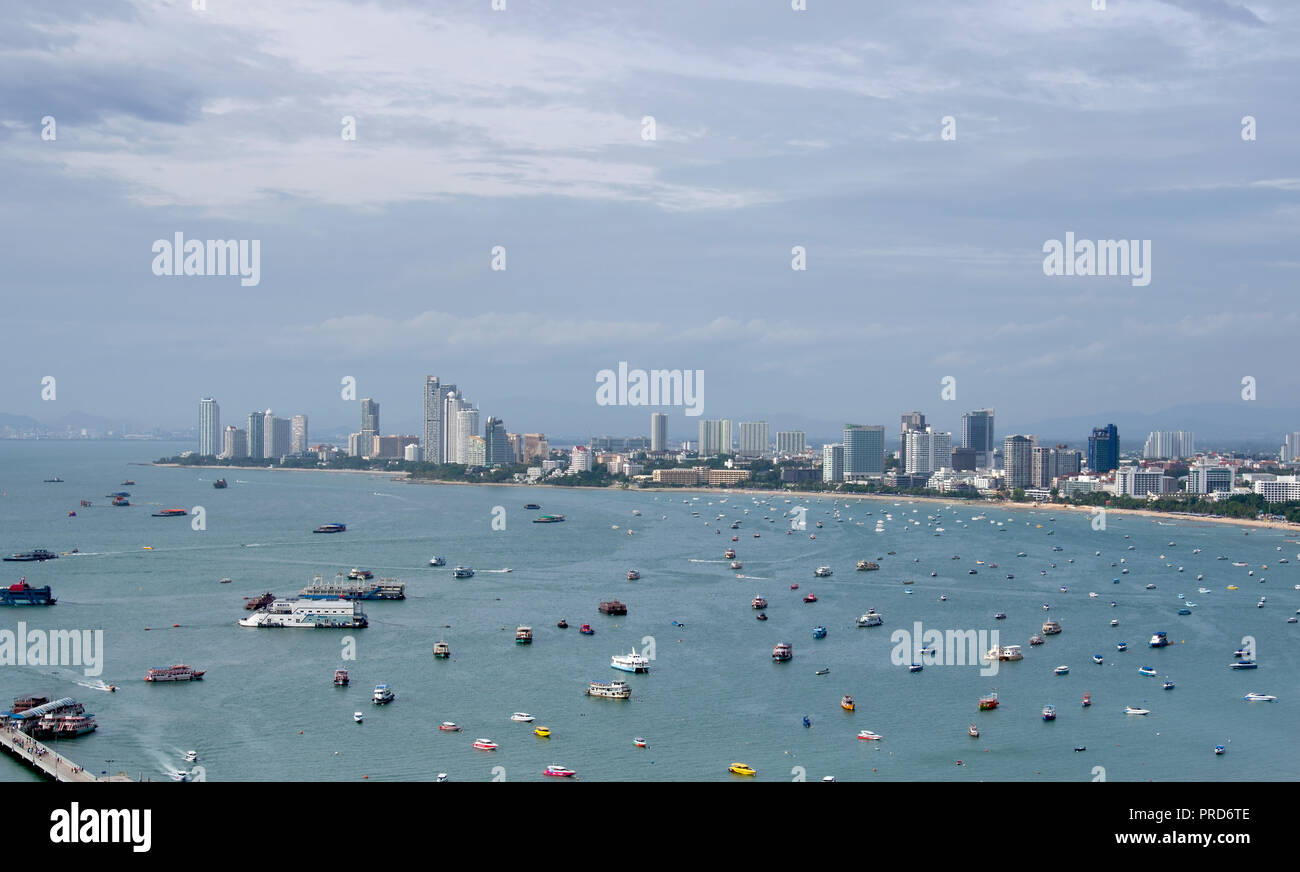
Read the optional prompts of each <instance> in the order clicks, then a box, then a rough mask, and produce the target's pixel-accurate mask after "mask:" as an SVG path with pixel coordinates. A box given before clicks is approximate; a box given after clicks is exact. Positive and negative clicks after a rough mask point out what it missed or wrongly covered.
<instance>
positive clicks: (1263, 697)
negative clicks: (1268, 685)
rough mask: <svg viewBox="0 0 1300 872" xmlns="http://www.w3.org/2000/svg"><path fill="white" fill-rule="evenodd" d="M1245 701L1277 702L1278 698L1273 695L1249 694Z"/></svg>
mask: <svg viewBox="0 0 1300 872" xmlns="http://www.w3.org/2000/svg"><path fill="white" fill-rule="evenodd" d="M1243 699H1245V700H1247V701H1249V702H1277V697H1275V696H1273V695H1272V694H1271V693H1248V694H1246V695H1245V696H1244V697H1243Z"/></svg>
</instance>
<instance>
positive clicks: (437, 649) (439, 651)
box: [433, 639, 451, 660]
mask: <svg viewBox="0 0 1300 872" xmlns="http://www.w3.org/2000/svg"><path fill="white" fill-rule="evenodd" d="M433 656H434V657H437V658H438V659H439V660H447V659H449V658H450V657H451V646H450V645H448V644H447V643H446V642H444V641H443V640H441V639H439V640H438V641H437V642H434V643H433Z"/></svg>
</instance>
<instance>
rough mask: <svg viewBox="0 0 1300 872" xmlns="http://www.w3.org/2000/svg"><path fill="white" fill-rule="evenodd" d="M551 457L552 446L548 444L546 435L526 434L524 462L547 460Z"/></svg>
mask: <svg viewBox="0 0 1300 872" xmlns="http://www.w3.org/2000/svg"><path fill="white" fill-rule="evenodd" d="M550 456H551V446H550V445H549V444H547V442H546V434H545V433H525V434H524V462H525V463H527V462H528V461H530V460H537V459H539V458H540V459H541V460H547V459H548V458H549V457H550Z"/></svg>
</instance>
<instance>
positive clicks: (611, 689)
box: [587, 681, 632, 699]
mask: <svg viewBox="0 0 1300 872" xmlns="http://www.w3.org/2000/svg"><path fill="white" fill-rule="evenodd" d="M587 696H600V697H605V698H607V699H630V698H631V697H632V688H630V687H628V684H627V682H626V681H592V682H589V683H588V684H587Z"/></svg>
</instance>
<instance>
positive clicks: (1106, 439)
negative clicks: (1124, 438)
mask: <svg viewBox="0 0 1300 872" xmlns="http://www.w3.org/2000/svg"><path fill="white" fill-rule="evenodd" d="M1118 466H1119V428H1117V427H1116V426H1115V425H1114V424H1107V425H1106V426H1105V427H1094V428H1093V430H1092V435H1091V436H1089V437H1088V468H1089V469H1091V470H1092V472H1093V474H1094V475H1100V474H1101V473H1103V472H1110V471H1111V470H1113V469H1115V468H1116V467H1118Z"/></svg>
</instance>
